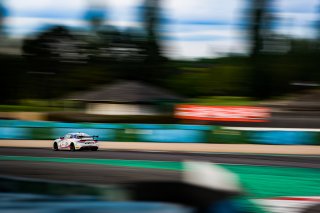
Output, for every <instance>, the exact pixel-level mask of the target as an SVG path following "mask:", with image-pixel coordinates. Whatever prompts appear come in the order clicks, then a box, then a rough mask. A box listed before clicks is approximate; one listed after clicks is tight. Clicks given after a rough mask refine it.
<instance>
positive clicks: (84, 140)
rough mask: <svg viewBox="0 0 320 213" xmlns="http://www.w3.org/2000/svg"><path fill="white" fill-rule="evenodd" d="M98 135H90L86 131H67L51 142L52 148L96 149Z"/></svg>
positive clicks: (97, 146)
mask: <svg viewBox="0 0 320 213" xmlns="http://www.w3.org/2000/svg"><path fill="white" fill-rule="evenodd" d="M97 138H98V136H90V135H88V134H86V133H82V132H78V133H68V134H66V135H65V136H64V137H60V138H58V139H56V140H55V141H54V142H53V149H54V150H55V151H58V150H70V151H76V150H83V149H89V150H92V151H97V150H98V148H99V143H98V140H97Z"/></svg>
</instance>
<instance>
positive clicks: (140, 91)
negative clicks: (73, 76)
mask: <svg viewBox="0 0 320 213" xmlns="http://www.w3.org/2000/svg"><path fill="white" fill-rule="evenodd" d="M66 99H67V100H76V101H85V102H118V103H141V102H144V103H145V102H154V101H161V100H166V101H182V100H183V97H182V96H179V95H176V94H174V93H173V92H171V91H168V90H166V89H162V88H158V87H155V86H151V85H148V84H145V83H142V82H138V81H117V82H115V83H112V84H108V85H103V86H100V87H97V88H95V89H93V90H91V91H87V92H77V93H74V94H71V95H70V96H68V97H67V98H66Z"/></svg>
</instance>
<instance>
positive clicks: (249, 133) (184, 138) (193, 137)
mask: <svg viewBox="0 0 320 213" xmlns="http://www.w3.org/2000/svg"><path fill="white" fill-rule="evenodd" d="M234 129H235V130H230V129H227V128H224V127H216V126H210V125H179V124H100V123H99V124H98V123H63V122H38V121H20V120H0V139H21V140H23V139H24V140H53V139H56V138H58V137H60V136H64V135H65V134H67V133H69V132H85V133H87V134H90V135H98V136H99V140H102V141H128V142H129V141H132V142H136V141H141V142H164V143H170V142H183V143H251V144H286V145H315V144H320V143H319V138H320V137H319V135H320V134H319V133H318V132H310V131H303V130H302V131H301V130H300V131H275V130H272V129H270V131H269V130H268V131H259V129H258V130H257V128H255V130H237V129H236V128H234Z"/></svg>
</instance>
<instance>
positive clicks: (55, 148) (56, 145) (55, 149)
mask: <svg viewBox="0 0 320 213" xmlns="http://www.w3.org/2000/svg"><path fill="white" fill-rule="evenodd" d="M53 150H54V151H59V148H58V144H57V143H54V144H53Z"/></svg>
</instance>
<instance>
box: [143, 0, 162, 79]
mask: <svg viewBox="0 0 320 213" xmlns="http://www.w3.org/2000/svg"><path fill="white" fill-rule="evenodd" d="M160 2H161V1H160V0H145V2H144V5H143V10H142V11H143V12H142V13H143V14H142V15H143V26H144V29H145V31H146V42H145V43H144V46H143V49H145V55H146V58H145V61H144V64H145V66H144V69H143V72H142V73H141V74H140V75H142V76H144V78H145V80H149V81H155V82H156V81H159V80H161V79H163V78H165V77H166V76H167V74H168V73H166V68H165V62H166V61H167V59H166V58H165V57H164V56H163V55H162V49H161V43H160V35H159V33H160V27H161V25H160V20H161V17H160V15H161V12H160V11H161V6H160Z"/></svg>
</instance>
